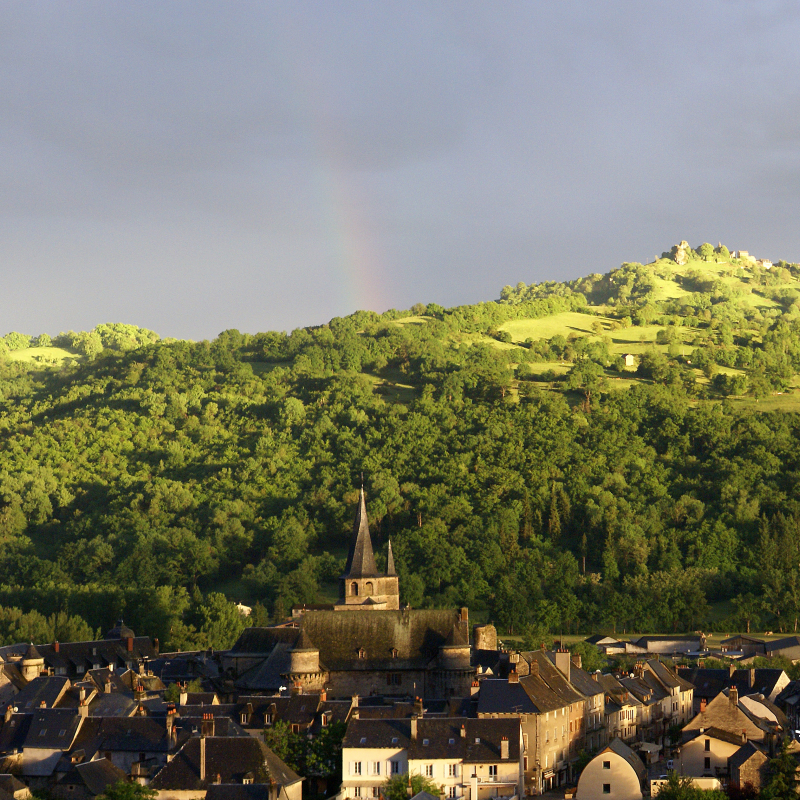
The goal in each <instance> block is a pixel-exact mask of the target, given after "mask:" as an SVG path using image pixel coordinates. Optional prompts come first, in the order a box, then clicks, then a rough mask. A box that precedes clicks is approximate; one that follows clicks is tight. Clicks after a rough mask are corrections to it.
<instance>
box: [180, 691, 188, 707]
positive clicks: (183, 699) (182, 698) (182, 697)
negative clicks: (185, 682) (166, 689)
mask: <svg viewBox="0 0 800 800" xmlns="http://www.w3.org/2000/svg"><path fill="white" fill-rule="evenodd" d="M188 699H189V694H188V692H187V691H186V686H182V687H181V690H180V692H179V693H178V705H179V706H185V705H186V701H187V700H188Z"/></svg>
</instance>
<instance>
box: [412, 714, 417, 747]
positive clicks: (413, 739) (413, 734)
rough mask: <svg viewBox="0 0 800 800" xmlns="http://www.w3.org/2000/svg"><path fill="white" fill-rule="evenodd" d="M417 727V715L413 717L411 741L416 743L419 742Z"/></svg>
mask: <svg viewBox="0 0 800 800" xmlns="http://www.w3.org/2000/svg"><path fill="white" fill-rule="evenodd" d="M417 725H418V720H417V717H416V715H415V716H413V717H411V741H412V742H416V741H417Z"/></svg>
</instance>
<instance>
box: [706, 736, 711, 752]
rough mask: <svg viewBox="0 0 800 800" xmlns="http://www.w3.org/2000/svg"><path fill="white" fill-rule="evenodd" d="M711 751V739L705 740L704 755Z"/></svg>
mask: <svg viewBox="0 0 800 800" xmlns="http://www.w3.org/2000/svg"><path fill="white" fill-rule="evenodd" d="M710 750H711V739H706V753H708V752H709V751H710Z"/></svg>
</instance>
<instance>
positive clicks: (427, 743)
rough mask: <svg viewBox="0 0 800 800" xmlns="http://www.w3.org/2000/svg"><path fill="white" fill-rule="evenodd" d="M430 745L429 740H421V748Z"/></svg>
mask: <svg viewBox="0 0 800 800" xmlns="http://www.w3.org/2000/svg"><path fill="white" fill-rule="evenodd" d="M430 743H431V740H430V739H423V740H422V746H423V747H427V746H428V745H429V744H430Z"/></svg>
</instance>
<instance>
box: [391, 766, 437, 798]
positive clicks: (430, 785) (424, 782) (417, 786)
mask: <svg viewBox="0 0 800 800" xmlns="http://www.w3.org/2000/svg"><path fill="white" fill-rule="evenodd" d="M409 785H410V786H411V794H409V793H408V787H409ZM420 792H428V794H432V795H433V796H434V797H438V796H439V795H440V794H441V793H442V787H441V786H438V785H437V784H435V783H434V782H433V781H432V780H431V779H430V778H426V777H425V776H424V775H411V776H409V774H408V773H407V772H406V773H404V774H402V775H392V776H391V778H388V779H387V780H386V783H384V784H383V796H384V797H385V798H386V800H408V798H409V797H413V796H414V795H416V794H419V793H420Z"/></svg>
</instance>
